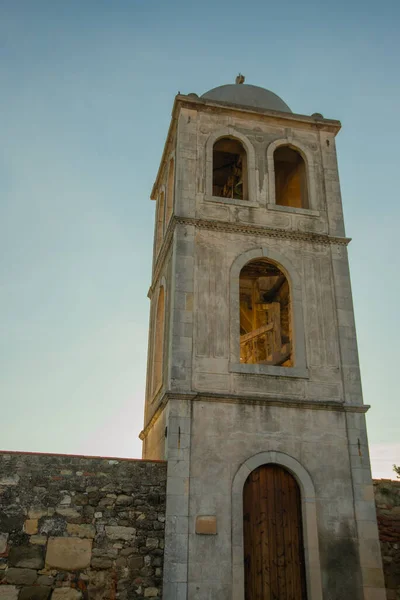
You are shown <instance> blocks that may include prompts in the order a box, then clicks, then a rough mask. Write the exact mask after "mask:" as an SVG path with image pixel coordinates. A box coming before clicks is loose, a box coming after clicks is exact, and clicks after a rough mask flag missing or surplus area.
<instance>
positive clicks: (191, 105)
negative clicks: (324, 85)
mask: <svg viewBox="0 0 400 600" xmlns="http://www.w3.org/2000/svg"><path fill="white" fill-rule="evenodd" d="M183 108H186V109H189V110H199V111H203V112H211V113H214V114H218V113H221V112H223V113H225V114H226V113H228V114H230V115H232V116H235V114H236V115H238V116H239V115H246V116H247V117H248V118H249V119H251V118H253V119H255V120H257V121H260V119H261V120H262V121H264V122H266V123H269V124H272V123H274V124H275V125H278V126H283V127H286V128H291V127H294V128H300V129H314V130H315V129H316V130H318V131H325V132H328V133H332V134H333V135H334V136H336V135H337V134H338V133H339V131H340V129H341V127H342V124H341V122H340V121H338V120H336V119H325V118H324V117H323V116H322V115H320V114H318V113H315V114H314V115H311V116H308V115H301V114H296V113H291V112H290V113H288V112H282V111H277V110H268V109H263V108H257V107H249V106H240V105H237V104H233V103H229V102H221V101H218V100H209V99H207V98H203V97H200V96H198V95H197V94H188V95H185V94H177V95H176V96H175V100H174V104H173V107H172V113H171V122H170V126H169V130H168V134H167V139H166V141H165V145H164V150H163V154H162V157H161V162H160V166H159V169H158V173H157V177H156V180H155V182H154V185H153V188H152V191H151V195H150V198H151V199H152V200H156V198H157V193H158V189H159V186H160V181H161V178H162V176H163V173H164V170H165V167H166V165H167V162H168V156H169V154H170V152H171V149H172V147H173V144H174V139H175V135H176V128H177V123H178V118H179V114H180V112H181V110H182V109H183Z"/></svg>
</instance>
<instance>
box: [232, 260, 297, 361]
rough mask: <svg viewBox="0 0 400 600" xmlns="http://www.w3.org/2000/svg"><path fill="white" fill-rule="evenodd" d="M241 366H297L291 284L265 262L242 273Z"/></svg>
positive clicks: (255, 262) (257, 262)
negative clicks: (295, 361)
mask: <svg viewBox="0 0 400 600" xmlns="http://www.w3.org/2000/svg"><path fill="white" fill-rule="evenodd" d="M239 293H240V362H241V363H248V364H265V365H277V366H282V367H292V366H293V342H292V325H291V306H290V288H289V282H288V280H287V279H286V276H285V275H284V273H283V272H282V271H281V270H280V269H279V267H277V265H276V264H274V263H272V262H270V261H268V260H267V259H265V258H256V259H254V260H251V261H250V262H248V263H247V264H246V265H245V266H244V267H243V268H242V270H241V271H240V278H239Z"/></svg>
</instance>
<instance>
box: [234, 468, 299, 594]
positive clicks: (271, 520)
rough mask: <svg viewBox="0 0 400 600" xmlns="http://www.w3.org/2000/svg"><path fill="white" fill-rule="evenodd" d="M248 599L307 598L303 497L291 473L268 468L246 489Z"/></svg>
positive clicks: (257, 471)
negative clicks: (302, 511) (302, 512)
mask: <svg viewBox="0 0 400 600" xmlns="http://www.w3.org/2000/svg"><path fill="white" fill-rule="evenodd" d="M243 548H244V579H245V594H244V597H245V600H254V599H255V598H260V599H261V598H262V600H278V599H279V600H294V599H295V600H306V599H307V591H306V576H305V565H304V543H303V527H302V514H301V495H300V489H299V486H298V484H297V481H296V480H295V478H294V477H293V475H292V474H291V473H289V471H287V470H286V469H284V468H283V467H281V466H280V465H276V464H264V465H262V466H260V467H258V468H256V469H255V470H254V471H252V472H251V473H250V475H249V476H248V477H247V479H246V482H245V484H244V488H243Z"/></svg>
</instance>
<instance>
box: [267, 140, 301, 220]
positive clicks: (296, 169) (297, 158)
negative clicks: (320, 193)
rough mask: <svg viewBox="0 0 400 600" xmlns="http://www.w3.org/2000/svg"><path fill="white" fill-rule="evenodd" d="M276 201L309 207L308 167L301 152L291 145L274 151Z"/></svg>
mask: <svg viewBox="0 0 400 600" xmlns="http://www.w3.org/2000/svg"><path fill="white" fill-rule="evenodd" d="M274 169H275V203H276V204H278V205H279V206H291V207H292V208H309V201H308V185H307V169H306V164H305V162H304V159H303V157H302V156H301V154H300V153H299V152H298V151H297V150H295V149H294V148H291V147H290V146H279V147H278V148H277V149H276V150H275V152H274Z"/></svg>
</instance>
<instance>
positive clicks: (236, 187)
mask: <svg viewBox="0 0 400 600" xmlns="http://www.w3.org/2000/svg"><path fill="white" fill-rule="evenodd" d="M248 194H249V192H248V174H247V154H246V150H245V149H244V147H243V145H242V143H241V142H239V140H236V139H233V138H228V137H225V138H221V139H219V140H218V141H217V142H215V144H214V147H213V196H218V197H219V198H230V199H232V200H248V198H249V196H248Z"/></svg>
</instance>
